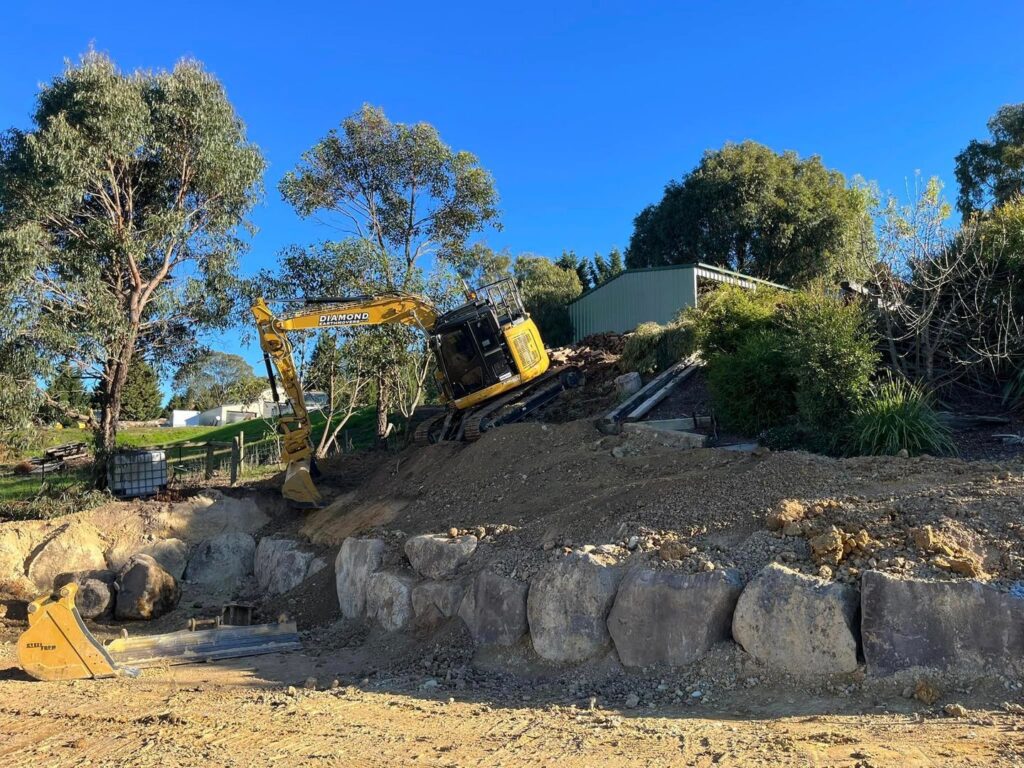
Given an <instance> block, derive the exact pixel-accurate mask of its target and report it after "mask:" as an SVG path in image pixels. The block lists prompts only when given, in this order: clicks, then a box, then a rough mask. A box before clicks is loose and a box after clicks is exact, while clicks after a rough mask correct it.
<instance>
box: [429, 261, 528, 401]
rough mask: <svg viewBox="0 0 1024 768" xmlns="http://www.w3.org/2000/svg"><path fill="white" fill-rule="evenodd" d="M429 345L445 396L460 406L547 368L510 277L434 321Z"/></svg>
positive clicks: (518, 383)
mask: <svg viewBox="0 0 1024 768" xmlns="http://www.w3.org/2000/svg"><path fill="white" fill-rule="evenodd" d="M430 343H431V348H432V350H433V352H434V356H435V359H436V360H437V362H438V366H439V368H440V369H441V373H442V375H441V376H440V377H439V381H440V382H441V384H442V388H443V389H444V394H445V396H446V397H447V398H448V400H449V401H451V402H453V403H455V405H456V407H459V408H462V407H466V406H469V405H474V404H476V403H477V402H480V400H482V399H485V398H486V397H491V396H493V395H494V394H496V393H497V392H500V391H503V390H504V389H505V388H506V384H507V385H508V386H518V385H520V384H523V383H525V382H526V381H529V380H530V379H532V378H535V377H536V376H539V375H540V374H542V373H544V371H545V370H547V355H546V353H544V345H543V342H542V341H541V338H540V333H539V332H538V331H537V327H536V326H535V325H534V324H533V321H531V320H530V319H529V316H528V315H527V314H526V309H525V307H524V306H523V300H522V298H521V297H520V295H519V289H518V287H517V286H516V284H515V281H514V280H513V279H511V278H506V279H504V280H499V281H497V282H495V283H491V284H490V285H485V286H484V287H482V288H479V289H477V291H476V292H475V293H474V295H473V298H471V299H470V301H469V302H467V303H466V304H464V305H462V306H461V307H458V308H457V309H453V310H452V311H450V312H447V313H445V314H443V315H441V316H440V317H438V319H437V323H436V325H435V326H434V329H433V333H432V334H431V337H430ZM517 353H520V354H517ZM496 391H497V392H496ZM481 395H482V396H481Z"/></svg>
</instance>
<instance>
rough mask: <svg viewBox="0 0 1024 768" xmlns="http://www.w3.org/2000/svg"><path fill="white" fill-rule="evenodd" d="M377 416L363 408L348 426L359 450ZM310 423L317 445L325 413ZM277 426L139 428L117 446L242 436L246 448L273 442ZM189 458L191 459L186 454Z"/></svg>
mask: <svg viewBox="0 0 1024 768" xmlns="http://www.w3.org/2000/svg"><path fill="white" fill-rule="evenodd" d="M374 413H375V412H374V409H373V408H370V407H367V408H362V409H360V410H358V411H356V412H355V413H354V414H353V415H352V418H351V419H350V420H349V422H348V424H347V425H346V426H345V429H347V430H348V431H349V435H350V436H351V437H352V442H353V443H354V444H355V446H356V447H357V448H367V447H369V446H371V445H373V440H374V426H375V423H376V422H375V419H374ZM309 420H310V424H311V425H312V427H313V443H314V444H315V443H316V442H317V441H318V440H319V439H320V437H321V435H322V434H323V431H324V426H325V423H326V421H327V419H326V417H325V415H324V414H323V413H320V412H319V411H314V412H312V413H311V414H310V416H309ZM339 420H340V416H339V417H335V419H334V422H333V423H335V424H336V423H337V422H338V421H339ZM275 424H276V421H270V420H266V419H250V420H249V421H238V422H235V423H234V424H225V425H223V426H220V427H140V428H137V429H126V430H123V431H121V432H118V433H117V444H118V445H123V446H125V447H131V448H165V449H170V448H174V447H175V446H179V447H180V446H181V445H182V444H183V443H192V442H198V443H206V442H215V443H230V442H231V441H232V440H234V439H235V436H236V435H238V434H242V435H244V437H245V444H246V445H251V444H252V443H257V442H259V441H260V440H266V439H273V438H274V434H275V429H276V426H275ZM193 452H194V453H195V454H198V453H201V452H202V449H201V448H195V449H193ZM170 453H174V455H177V451H172V452H169V456H168V457H169V458H170ZM186 455H188V453H187V452H186Z"/></svg>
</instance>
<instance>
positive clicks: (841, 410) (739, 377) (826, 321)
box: [682, 286, 878, 451]
mask: <svg viewBox="0 0 1024 768" xmlns="http://www.w3.org/2000/svg"><path fill="white" fill-rule="evenodd" d="M682 322H683V324H685V325H689V326H690V327H691V328H692V331H693V334H694V339H695V342H696V345H697V347H698V348H699V349H700V350H701V351H702V353H703V355H704V357H705V359H706V361H707V374H708V388H709V390H710V392H711V396H712V401H713V404H714V408H715V412H716V414H717V415H718V417H719V419H720V420H721V421H722V423H723V424H724V425H725V426H726V427H727V428H729V429H731V430H736V431H739V432H742V433H744V434H748V435H757V434H759V433H762V432H764V431H765V430H769V433H768V436H769V439H771V440H776V441H778V442H780V443H787V442H792V443H793V444H800V445H802V446H803V447H808V448H811V449H813V450H823V451H833V450H835V449H836V448H837V447H838V444H839V438H840V435H841V432H842V428H843V426H844V425H845V424H846V423H847V422H848V420H849V418H850V414H851V413H852V412H853V410H854V409H855V408H857V407H858V406H859V404H860V403H861V402H862V401H863V398H864V396H865V393H866V392H867V390H868V387H869V385H870V381H871V376H872V374H873V372H874V370H875V368H876V366H877V364H878V353H877V352H876V351H875V344H876V336H875V333H874V330H873V321H872V319H871V317H870V316H869V315H868V314H867V313H866V312H865V311H864V309H863V308H862V307H861V306H860V305H859V304H844V303H843V302H841V301H839V300H837V299H835V298H832V297H830V296H827V295H824V294H816V293H797V292H790V293H786V292H780V291H770V290H761V289H759V290H757V291H745V290H743V289H741V288H737V287H733V286H722V287H720V288H718V289H717V290H715V291H714V292H713V293H712V294H710V295H708V296H706V297H704V299H703V301H702V303H701V305H700V307H699V308H694V309H689V310H687V311H686V312H685V313H684V314H683V318H682Z"/></svg>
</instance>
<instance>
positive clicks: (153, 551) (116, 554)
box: [106, 539, 188, 579]
mask: <svg viewBox="0 0 1024 768" xmlns="http://www.w3.org/2000/svg"><path fill="white" fill-rule="evenodd" d="M106 554H107V562H108V563H109V564H110V567H111V568H113V569H114V570H115V571H117V570H120V569H121V567H122V566H123V565H124V564H125V563H127V562H128V560H129V559H131V556H132V555H149V556H150V557H152V558H153V559H154V560H156V561H157V562H158V563H160V567H161V568H163V569H164V570H165V571H167V572H168V573H169V574H171V576H173V577H174V578H175V579H181V578H182V577H183V576H184V575H185V566H186V565H187V564H188V544H186V543H185V542H184V541H182V540H181V539H158V540H156V541H154V542H151V543H148V544H140V543H138V542H137V541H136V542H134V543H132V542H119V543H117V544H115V545H114V546H113V547H111V548H110V549H108V550H107V553H106Z"/></svg>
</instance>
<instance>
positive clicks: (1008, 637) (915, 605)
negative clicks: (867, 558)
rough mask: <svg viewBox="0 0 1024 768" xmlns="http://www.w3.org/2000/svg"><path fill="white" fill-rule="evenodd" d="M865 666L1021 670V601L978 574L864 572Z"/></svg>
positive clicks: (879, 671) (881, 671)
mask: <svg viewBox="0 0 1024 768" xmlns="http://www.w3.org/2000/svg"><path fill="white" fill-rule="evenodd" d="M861 614H862V618H861V633H862V636H863V642H864V658H865V661H866V662H867V668H868V671H869V672H870V673H871V674H876V675H888V674H892V673H894V672H898V671H900V670H901V669H908V668H911V667H926V668H927V667H931V668H940V669H941V668H948V667H956V668H957V669H958V670H962V671H974V672H977V671H986V672H991V671H993V670H1005V671H1007V672H1016V671H1019V670H1020V668H1021V666H1022V664H1021V659H1024V600H1022V599H1020V598H1018V597H1015V596H1013V595H1012V594H1007V593H1002V592H998V591H996V590H995V589H994V588H992V587H989V586H986V585H984V584H980V583H978V582H976V581H959V582H935V581H924V580H920V579H908V578H902V577H898V576H891V575H889V574H885V573H882V572H880V571H868V572H866V573H865V574H864V575H863V577H862V579H861Z"/></svg>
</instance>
